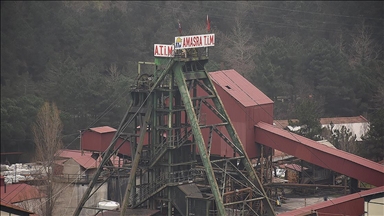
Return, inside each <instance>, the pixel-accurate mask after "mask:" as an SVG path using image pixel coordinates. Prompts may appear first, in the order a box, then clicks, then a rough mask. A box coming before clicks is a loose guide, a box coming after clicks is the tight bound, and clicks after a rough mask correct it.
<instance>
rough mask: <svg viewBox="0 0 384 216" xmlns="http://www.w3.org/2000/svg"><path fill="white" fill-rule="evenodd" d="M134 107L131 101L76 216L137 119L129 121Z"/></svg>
mask: <svg viewBox="0 0 384 216" xmlns="http://www.w3.org/2000/svg"><path fill="white" fill-rule="evenodd" d="M132 105H133V100H131V101H130V103H129V106H128V109H127V112H126V113H125V115H124V117H123V120H122V121H121V122H120V125H119V128H118V129H117V131H116V133H115V135H114V136H113V139H112V141H111V144H110V145H109V146H108V148H107V150H106V151H105V153H104V156H103V159H102V161H101V163H100V165H99V167H98V168H97V171H96V173H95V175H94V176H93V178H92V180H91V181H90V182H89V185H88V188H87V190H86V191H85V193H84V194H83V197H82V198H81V200H80V202H79V205H78V206H77V207H76V209H75V211H74V213H73V215H74V216H78V215H79V214H80V212H81V210H82V208H83V207H84V205H85V203H86V202H87V200H88V199H89V197H90V196H89V195H90V194H91V191H92V189H93V187H94V186H95V184H96V182H97V180H98V179H99V176H100V174H101V172H102V171H103V166H104V165H105V164H106V163H107V162H108V160H109V159H110V158H111V157H112V153H113V152H114V148H115V146H116V143H117V140H118V138H119V135H120V134H121V132H122V131H124V129H125V128H126V127H127V126H128V124H129V123H130V121H131V119H133V118H134V117H135V116H132V117H131V118H130V120H128V116H129V112H130V110H131V108H132Z"/></svg>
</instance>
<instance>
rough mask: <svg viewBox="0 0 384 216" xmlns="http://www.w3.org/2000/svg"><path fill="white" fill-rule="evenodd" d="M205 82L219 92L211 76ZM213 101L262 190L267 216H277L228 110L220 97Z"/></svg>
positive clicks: (247, 167) (252, 177) (251, 176)
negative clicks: (225, 120) (226, 122)
mask: <svg viewBox="0 0 384 216" xmlns="http://www.w3.org/2000/svg"><path fill="white" fill-rule="evenodd" d="M203 82H204V84H205V85H206V86H207V87H208V88H210V89H211V90H213V92H217V91H216V88H215V86H214V85H213V83H212V80H211V78H210V77H209V76H208V78H207V79H204V80H203ZM212 100H213V103H214V104H215V106H216V109H217V110H218V111H219V112H220V113H221V114H222V115H223V116H224V117H225V118H226V119H227V121H228V122H229V124H227V125H225V128H226V129H227V131H228V133H229V136H230V137H231V139H232V141H233V143H234V145H237V147H238V148H239V149H240V150H241V151H242V152H244V155H241V156H244V158H243V159H242V162H243V164H244V166H245V168H246V170H247V172H248V174H249V176H250V178H251V180H252V181H253V182H255V184H256V186H257V188H258V189H259V190H261V191H262V193H263V194H262V196H264V198H265V199H263V201H262V202H263V203H264V205H265V207H266V210H267V215H273V216H275V215H276V214H275V212H274V210H273V207H272V205H271V202H270V201H269V199H268V197H267V194H266V192H265V190H264V188H263V186H262V184H261V182H260V179H259V178H258V177H257V175H256V172H255V170H254V169H253V167H252V163H251V160H250V159H249V157H248V155H247V153H246V151H245V149H244V147H243V145H242V143H241V140H240V138H239V135H238V134H237V133H236V131H235V129H234V127H233V124H232V121H231V120H230V118H229V116H228V114H227V112H226V110H225V109H224V106H223V102H222V101H221V99H220V96H219V95H218V94H217V97H216V98H212Z"/></svg>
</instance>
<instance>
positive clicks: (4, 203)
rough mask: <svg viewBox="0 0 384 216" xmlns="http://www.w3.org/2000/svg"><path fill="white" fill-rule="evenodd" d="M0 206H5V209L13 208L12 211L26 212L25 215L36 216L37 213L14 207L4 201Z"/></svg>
mask: <svg viewBox="0 0 384 216" xmlns="http://www.w3.org/2000/svg"><path fill="white" fill-rule="evenodd" d="M0 205H2V206H5V207H8V208H12V209H16V210H18V211H21V212H24V213H29V214H30V215H31V214H32V215H35V213H33V212H31V211H28V210H26V209H23V208H21V207H19V206H17V205H13V204H10V203H6V202H5V201H3V200H0Z"/></svg>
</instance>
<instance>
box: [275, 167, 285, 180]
mask: <svg viewBox="0 0 384 216" xmlns="http://www.w3.org/2000/svg"><path fill="white" fill-rule="evenodd" d="M272 172H273V174H275V173H274V171H272ZM276 177H279V178H284V177H285V169H280V168H276Z"/></svg>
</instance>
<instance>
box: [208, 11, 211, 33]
mask: <svg viewBox="0 0 384 216" xmlns="http://www.w3.org/2000/svg"><path fill="white" fill-rule="evenodd" d="M210 30H211V23H210V22H209V18H208V14H207V31H208V32H209V31H210Z"/></svg>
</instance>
